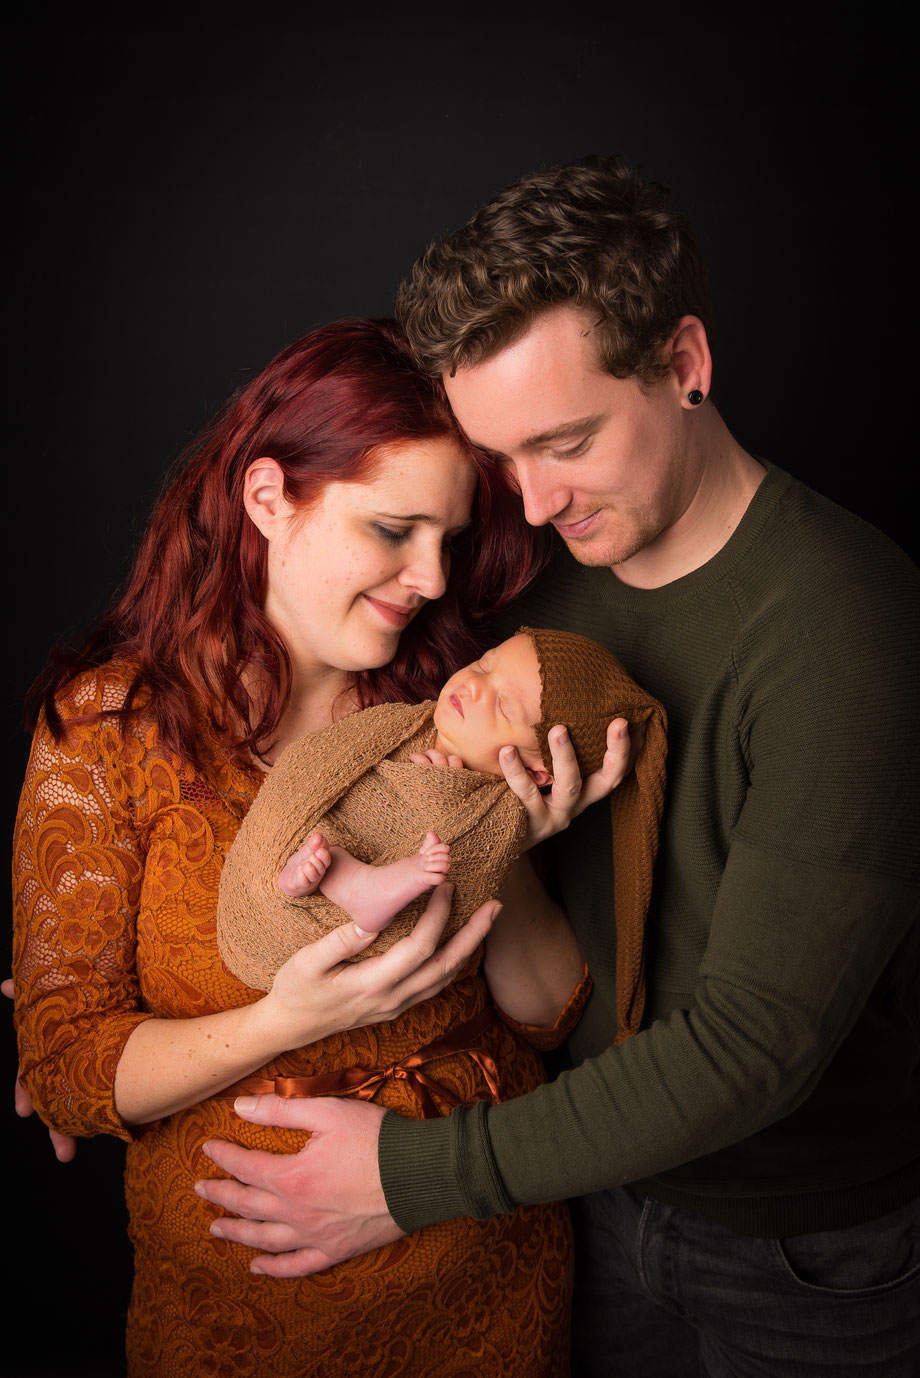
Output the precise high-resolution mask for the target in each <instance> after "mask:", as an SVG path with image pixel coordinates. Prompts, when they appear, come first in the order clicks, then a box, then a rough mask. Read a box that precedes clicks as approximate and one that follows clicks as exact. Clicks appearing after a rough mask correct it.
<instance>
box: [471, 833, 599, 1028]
mask: <svg viewBox="0 0 920 1378" xmlns="http://www.w3.org/2000/svg"><path fill="white" fill-rule="evenodd" d="M501 898H502V904H503V906H504V907H503V909H502V912H501V914H500V915H499V917H498V919H497V921H496V923H495V926H494V927H493V929H492V932H491V933H490V934H489V938H488V941H487V943H486V953H485V962H484V971H485V976H486V980H487V981H488V983H489V989H490V990H491V992H492V998H493V999H494V1000H495V1003H496V1004H497V1005H498V1006H499V1007H500V1008H501V1009H502V1010H504V1012H505V1013H506V1014H509V1015H510V1016H511V1017H512V1019H515V1020H517V1021H518V1023H520V1024H535V1025H538V1026H540V1027H547V1026H549V1025H551V1024H552V1023H553V1022H554V1021H555V1019H556V1017H557V1016H558V1014H559V1013H560V1011H561V1010H562V1009H563V1008H564V1007H565V1005H566V1003H567V1002H568V1000H569V997H570V996H571V994H572V991H573V990H574V989H575V987H576V986H577V985H578V982H579V981H580V980H581V977H582V974H583V971H584V962H583V959H582V956H581V953H580V951H579V950H578V943H577V942H576V940H575V934H574V933H573V932H572V927H571V924H570V923H569V921H568V918H567V916H566V914H565V912H564V911H563V910H562V909H560V907H559V905H558V904H556V903H554V901H553V900H551V899H550V897H549V895H548V894H547V893H546V890H545V889H544V888H543V885H542V883H541V881H540V880H539V879H538V878H537V876H536V874H535V872H534V869H533V867H532V866H531V864H530V861H529V859H528V858H527V857H526V856H524V857H521V858H520V860H519V861H517V862H515V864H514V866H513V867H512V868H511V872H510V874H509V876H508V879H507V881H506V882H505V886H504V889H503V890H502V896H501Z"/></svg>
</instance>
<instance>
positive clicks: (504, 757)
mask: <svg viewBox="0 0 920 1378" xmlns="http://www.w3.org/2000/svg"><path fill="white" fill-rule="evenodd" d="M644 737H645V733H644V731H642V732H641V733H637V734H636V738H635V740H634V741H631V740H630V733H629V724H628V723H627V721H626V719H625V718H614V720H613V722H612V723H611V724H610V726H609V727H608V728H607V751H606V754H605V756H604V761H603V764H602V766H601V768H600V770H597V771H595V772H594V774H593V775H588V776H587V777H586V778H585V779H584V780H582V778H581V774H580V773H579V769H578V761H577V760H576V757H575V751H574V749H573V747H572V743H571V741H570V740H569V734H568V732H567V731H566V729H565V728H564V727H562V726H561V725H557V726H556V727H554V728H552V729H551V731H550V734H549V746H550V751H551V752H552V756H553V787H552V790H551V791H550V793H549V794H541V793H540V791H539V789H538V788H537V786H536V785H535V784H534V782H533V780H532V778H531V777H530V775H529V774H528V772H527V771H526V770H525V769H524V765H523V762H522V761H521V758H520V756H519V755H518V753H517V751H516V750H515V748H514V747H513V746H505V747H502V749H501V752H500V754H499V758H498V759H499V764H500V765H501V768H502V772H503V774H504V776H505V779H506V780H507V781H508V785H509V787H510V788H511V789H512V790H513V791H514V793H515V794H516V795H517V797H518V799H520V801H521V803H522V804H523V805H524V808H525V809H526V810H527V834H526V837H525V839H524V850H525V851H526V850H527V848H529V847H533V846H535V845H536V844H537V843H538V842H544V841H545V840H546V839H547V838H548V837H552V836H553V835H554V834H555V833H558V832H562V830H563V828H567V827H568V826H569V823H570V822H571V821H572V819H573V818H575V817H576V816H577V815H578V814H580V813H583V812H584V810H585V809H586V808H587V807H588V806H589V804H595V803H597V801H598V800H599V799H603V798H604V797H605V796H606V795H608V794H609V793H610V791H611V790H612V789H615V788H616V786H617V785H619V784H620V783H621V782H622V781H623V780H625V778H626V776H627V775H628V774H629V772H630V770H632V767H633V765H634V763H635V759H636V757H637V756H638V754H639V750H640V749H641V746H642V741H643V739H644Z"/></svg>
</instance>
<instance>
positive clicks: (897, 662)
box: [380, 468, 920, 1235]
mask: <svg viewBox="0 0 920 1378" xmlns="http://www.w3.org/2000/svg"><path fill="white" fill-rule="evenodd" d="M918 593H920V581H918V577H917V571H916V570H915V568H914V566H913V565H912V564H911V563H910V561H909V560H907V558H906V557H905V556H904V555H903V554H902V553H901V552H900V551H898V550H897V549H896V548H895V547H894V546H893V545H892V544H891V543H890V542H889V541H888V540H887V539H886V538H885V537H883V536H881V535H880V534H879V533H878V532H876V531H875V530H874V529H873V528H871V527H868V526H867V525H866V524H865V523H863V522H861V521H859V520H858V519H857V518H855V517H853V516H851V515H849V514H848V513H845V512H843V511H842V510H841V509H840V508H838V507H836V506H835V505H834V504H832V503H830V502H828V501H827V500H826V499H824V498H821V497H819V496H818V495H817V494H815V493H813V492H811V491H810V490H809V489H807V488H805V487H804V486H803V485H801V484H799V483H798V482H796V481H795V480H793V479H791V478H790V477H789V476H788V475H787V474H784V473H783V472H782V471H781V470H778V469H775V468H771V469H770V470H769V472H768V474H767V477H766V479H765V480H764V482H763V483H762V484H761V487H760V488H759V490H758V492H757V493H756V495H755V497H754V499H753V501H752V503H751V505H750V507H749V508H748V511H747V513H746V514H745V516H744V518H743V520H742V522H741V523H740V525H739V526H738V528H737V530H736V531H735V533H734V534H733V536H732V538H731V540H730V541H729V542H728V544H727V545H726V546H725V547H724V549H723V550H722V551H720V552H719V554H718V555H717V556H716V557H715V558H714V559H713V560H711V561H710V562H709V563H708V564H707V565H705V566H704V567H703V568H701V569H699V570H697V571H695V572H694V573H693V574H690V575H688V576H686V577H685V578H683V579H679V580H677V581H675V582H674V583H672V584H669V585H667V586H665V587H664V588H660V589H650V590H643V589H631V588H628V587H626V586H625V585H623V584H621V583H619V582H618V581H617V580H616V579H615V577H614V576H613V575H612V574H611V573H610V571H609V570H605V569H594V570H591V569H585V568H582V567H580V566H578V565H576V564H575V562H574V561H573V560H572V559H571V557H569V556H568V554H567V553H566V552H564V551H562V552H561V553H560V555H559V556H558V558H557V559H556V560H555V561H554V563H553V565H552V566H551V567H550V568H549V570H548V571H547V572H546V573H545V574H544V576H543V577H542V578H541V580H540V582H539V584H538V585H537V586H536V587H535V589H534V590H532V592H531V593H530V594H528V595H527V597H526V598H525V599H524V600H523V602H522V603H521V604H519V605H518V606H517V607H515V609H514V610H513V619H514V620H516V621H521V620H526V621H528V622H529V623H530V624H531V625H534V626H560V627H567V628H569V629H570V630H572V631H577V632H580V633H582V634H583V635H586V636H590V637H592V638H594V639H596V640H597V641H600V642H601V643H602V644H604V645H606V646H607V647H608V648H609V649H610V650H611V651H613V652H614V654H615V655H616V656H617V657H618V658H619V659H620V660H621V661H622V662H623V663H624V665H625V666H626V668H627V670H628V671H629V672H630V674H631V675H632V676H633V677H634V678H635V679H636V680H637V681H638V682H639V683H640V684H641V685H642V686H643V687H644V688H645V689H647V690H649V691H650V692H651V693H652V694H654V695H655V696H656V697H657V698H658V699H660V700H661V702H662V703H663V704H664V706H665V708H666V710H667V713H668V718H669V757H668V793H667V798H666V805H665V820H664V827H663V835H662V843H661V852H660V855H659V865H658V869H657V872H656V880H655V889H654V893H653V897H652V915H651V920H650V926H649V934H648V951H647V968H648V996H647V1003H646V1011H645V1022H644V1025H643V1031H642V1032H641V1033H640V1034H639V1035H638V1036H636V1037H635V1038H633V1039H631V1040H629V1041H628V1042H627V1043H625V1044H624V1045H623V1046H622V1047H618V1048H613V1047H611V1046H610V1045H611V1043H612V1037H613V1031H614V1030H615V1027H616V1012H615V996H614V984H613V982H614V970H615V943H614V924H613V921H612V917H611V913H610V895H611V893H612V883H611V876H610V873H609V860H608V859H609V858H610V855H611V847H610V843H609V835H605V829H606V830H609V826H610V825H609V810H607V809H604V808H594V809H591V810H589V811H588V812H587V813H586V814H585V815H583V817H582V818H581V819H579V820H576V822H575V824H573V826H572V827H571V828H570V829H569V830H568V831H567V832H566V833H564V834H562V835H560V837H559V838H557V839H555V840H554V843H553V844H552V846H551V860H552V864H553V869H554V872H555V876H556V880H557V883H558V888H559V892H560V895H561V897H562V900H563V902H564V904H565V906H566V908H567V910H568V912H569V914H570V916H571V919H572V922H573V924H574V926H575V929H576V932H577V934H578V938H579V941H580V943H581V946H582V950H583V953H584V955H585V959H586V961H587V962H588V965H589V967H590V969H591V972H592V975H593V976H594V981H595V989H594V994H593V996H592V998H591V1001H590V1003H589V1006H588V1009H587V1011H586V1014H585V1017H584V1019H583V1021H582V1023H581V1025H580V1027H579V1028H578V1029H577V1030H576V1032H575V1035H574V1036H573V1038H572V1039H571V1040H570V1051H571V1055H572V1061H573V1063H574V1064H581V1065H577V1066H575V1067H574V1070H572V1071H568V1072H563V1073H562V1074H561V1075H560V1076H559V1077H558V1078H557V1079H556V1081H555V1082H553V1083H552V1084H550V1085H549V1086H546V1087H542V1088H540V1089H539V1090H538V1091H535V1092H532V1093H531V1094H530V1095H528V1096H525V1097H523V1098H522V1099H520V1100H518V1101H513V1102H510V1103H508V1104H505V1105H501V1106H497V1107H487V1106H485V1105H479V1106H476V1107H474V1108H473V1109H471V1110H462V1111H457V1112H455V1113H454V1114H453V1115H452V1116H451V1117H450V1118H449V1119H445V1120H441V1121H424V1122H416V1121H407V1120H403V1119H401V1118H400V1117H399V1116H397V1115H393V1114H389V1115H387V1117H386V1119H385V1121H384V1126H383V1132H382V1136H381V1143H380V1165H381V1173H382V1177H383V1182H384V1188H385V1191H386V1195H387V1201H388V1203H389V1205H390V1209H391V1211H392V1212H393V1215H394V1216H395V1218H396V1220H397V1221H398V1222H399V1224H400V1225H402V1227H403V1228H404V1229H415V1228H418V1227H419V1226H421V1225H423V1224H426V1223H428V1222H430V1221H434V1220H438V1219H445V1218H449V1217H451V1216H454V1215H476V1216H486V1215H490V1214H494V1213H497V1212H500V1211H504V1210H508V1209H510V1208H511V1207H512V1206H513V1205H517V1204H520V1203H524V1202H534V1201H545V1200H551V1199H553V1198H557V1197H565V1196H572V1195H576V1194H579V1193H582V1192H586V1191H592V1190H596V1189H598V1188H601V1187H605V1186H615V1185H618V1184H620V1183H624V1182H631V1183H633V1184H636V1185H637V1186H638V1188H639V1189H640V1190H642V1191H644V1192H646V1193H647V1194H649V1195H652V1196H655V1197H657V1198H659V1199H661V1200H663V1201H666V1202H669V1203H671V1204H675V1205H683V1206H686V1207H687V1208H689V1209H692V1210H695V1211H698V1212H700V1213H702V1214H705V1215H708V1216H710V1217H711V1218H713V1219H716V1220H719V1221H721V1222H722V1223H724V1224H725V1225H727V1226H729V1227H730V1228H733V1229H736V1230H738V1231H740V1232H741V1233H748V1234H754V1235H782V1234H792V1233H797V1232H801V1231H809V1230H817V1229H826V1228H834V1227H836V1226H844V1225H847V1224H852V1223H855V1222H857V1221H858V1220H861V1219H867V1218H871V1217H873V1216H877V1215H881V1214H884V1213H886V1212H887V1211H889V1210H892V1209H894V1208H895V1207H896V1206H898V1205H900V1204H902V1203H903V1202H905V1201H907V1200H909V1199H910V1198H911V1197H912V1196H914V1195H916V1194H917V1192H918V1190H920V1162H918V1160H920V1129H918V1126H920V1104H918V1079H917V1065H918V1055H920V1029H918V1014H917V1010H918V992H917V970H918V940H917V917H918V908H920V877H918V859H917V858H918V847H917V837H918V833H920V816H918V802H917V801H918V788H917V786H918V778H917V777H918V761H920V752H918V745H920V741H918V738H920V724H918V684H920V626H918V620H920V598H918Z"/></svg>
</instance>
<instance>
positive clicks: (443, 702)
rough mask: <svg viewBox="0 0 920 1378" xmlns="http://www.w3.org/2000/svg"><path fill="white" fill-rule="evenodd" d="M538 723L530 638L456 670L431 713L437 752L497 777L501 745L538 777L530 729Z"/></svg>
mask: <svg viewBox="0 0 920 1378" xmlns="http://www.w3.org/2000/svg"><path fill="white" fill-rule="evenodd" d="M539 721H540V667H539V665H538V663H537V653H536V651H535V650H534V647H533V642H532V641H531V639H530V637H529V636H512V637H511V638H510V640H508V641H503V642H502V643H501V645H500V646H495V647H493V649H492V650H491V651H486V653H485V654H484V655H483V656H482V657H481V658H480V659H479V660H477V661H476V662H474V664H472V665H467V667H466V669H464V670H458V671H457V673H456V674H455V675H452V676H451V677H450V679H449V680H448V681H447V683H446V684H445V686H444V688H443V689H442V690H441V693H440V694H439V696H438V705H437V707H436V709H435V711H434V723H435V727H436V728H437V729H438V741H437V746H438V748H439V750H441V751H443V752H445V753H447V754H449V755H455V756H459V757H460V759H461V761H462V762H463V764H464V765H465V766H467V767H468V768H469V769H470V770H482V771H485V772H486V774H488V775H501V773H502V770H501V766H500V765H499V764H498V753H499V751H500V750H501V748H502V747H503V746H515V747H517V749H518V752H519V753H520V756H521V759H522V760H523V762H524V764H525V766H528V767H530V768H534V769H536V770H537V771H538V772H542V770H543V763H542V761H541V760H540V752H539V748H538V745H537V734H536V733H535V732H534V729H533V724H534V723H536V722H539Z"/></svg>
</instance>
